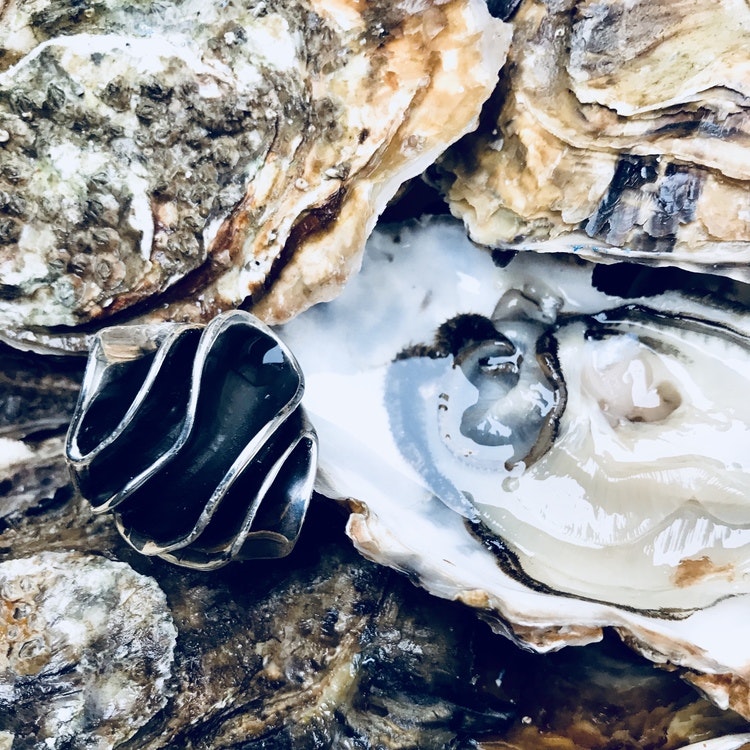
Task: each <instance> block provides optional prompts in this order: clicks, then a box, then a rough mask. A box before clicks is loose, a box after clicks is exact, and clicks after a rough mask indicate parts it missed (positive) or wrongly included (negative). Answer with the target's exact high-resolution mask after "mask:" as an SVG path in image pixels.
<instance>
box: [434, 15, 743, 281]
mask: <svg viewBox="0 0 750 750" xmlns="http://www.w3.org/2000/svg"><path fill="white" fill-rule="evenodd" d="M514 23H515V31H514V37H513V45H512V49H511V53H510V61H509V65H507V66H506V68H505V69H504V74H503V79H504V80H503V82H502V84H501V87H500V89H499V90H498V93H497V96H496V97H495V102H494V106H493V108H491V109H490V110H489V111H488V113H487V118H486V121H485V125H484V127H483V128H482V129H481V132H479V133H478V134H477V136H476V137H473V136H470V137H468V138H467V139H465V140H464V141H462V142H461V144H460V145H459V147H457V148H456V149H454V150H453V151H452V152H451V153H450V154H449V155H448V157H447V158H446V159H445V161H444V164H443V168H444V170H445V175H444V176H445V179H444V181H443V187H444V188H445V190H446V192H447V197H448V200H449V201H450V204H451V209H452V211H453V212H454V214H455V215H457V216H460V217H461V218H462V219H463V220H464V222H465V223H466V225H467V227H468V230H469V233H470V235H471V236H472V238H474V239H475V240H477V241H478V242H482V243H484V244H487V245H490V246H499V245H512V246H514V247H519V248H530V249H540V250H575V251H576V252H580V253H583V254H584V255H585V256H586V257H590V258H595V259H598V258H601V257H603V258H605V259H606V258H617V257H621V258H622V257H625V258H627V259H629V260H633V259H637V260H639V261H641V262H646V263H656V264H669V265H680V266H684V267H688V268H691V267H699V268H701V269H704V270H708V271H711V272H719V273H724V274H727V275H731V276H734V277H736V278H741V279H745V280H747V279H748V278H750V274H749V273H748V271H747V266H748V262H749V261H750V213H749V212H748V200H747V192H748V180H750V148H748V136H749V135H750V110H749V109H748V107H749V106H750V75H749V73H750V43H749V42H750V36H749V35H750V7H749V6H748V4H747V3H746V2H745V1H744V0H717V2H711V3H701V2H694V1H693V0H679V1H678V2H674V1H673V0H633V1H629V2H625V0H597V1H596V2H594V1H593V0H572V1H571V0H568V1H566V2H542V0H524V2H522V3H521V5H520V8H519V11H518V13H517V15H516V16H515V18H514Z"/></svg>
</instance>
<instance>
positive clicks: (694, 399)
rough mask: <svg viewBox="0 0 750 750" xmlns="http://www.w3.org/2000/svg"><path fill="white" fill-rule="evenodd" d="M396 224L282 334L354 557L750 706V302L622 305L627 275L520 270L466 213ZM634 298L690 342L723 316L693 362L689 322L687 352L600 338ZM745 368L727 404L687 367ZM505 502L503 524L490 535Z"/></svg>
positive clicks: (564, 262) (545, 639)
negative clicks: (487, 527)
mask: <svg viewBox="0 0 750 750" xmlns="http://www.w3.org/2000/svg"><path fill="white" fill-rule="evenodd" d="M393 232H394V234H392V235H389V234H388V232H386V231H385V230H384V231H382V232H381V231H378V232H376V233H375V235H373V238H372V240H371V243H370V254H369V255H368V257H367V259H366V262H365V265H364V266H363V269H362V272H361V273H360V275H359V276H358V277H357V278H356V279H354V280H353V281H352V283H351V285H350V286H349V287H348V288H347V289H346V290H345V291H344V293H343V294H342V295H341V296H340V297H339V298H338V299H337V300H335V301H333V302H331V303H329V304H328V305H324V306H319V307H317V308H315V309H313V310H310V311H308V312H307V313H306V314H305V315H303V316H300V317H299V318H297V319H296V320H295V321H292V322H290V323H289V324H287V325H286V326H285V327H284V329H283V331H282V335H283V337H284V338H285V339H286V340H287V342H288V343H289V345H290V346H291V348H292V349H293V350H294V351H295V352H296V354H297V357H298V359H299V361H300V364H301V365H302V368H303V370H304V371H305V373H306V382H307V392H306V393H307V395H306V399H307V401H306V403H307V408H308V411H309V413H310V415H311V419H312V420H313V422H314V423H315V424H316V428H317V431H318V435H319V438H320V446H321V471H320V474H319V476H320V485H319V486H320V489H321V491H322V492H324V493H329V494H331V495H333V496H336V497H344V498H352V502H351V504H352V509H353V515H352V517H351V520H350V522H349V526H348V532H349V534H350V536H351V537H352V539H353V540H354V542H355V544H356V545H357V547H358V548H359V549H360V550H361V551H362V552H363V553H364V554H365V555H367V556H368V557H370V558H371V559H374V560H377V561H379V562H382V563H385V564H388V565H390V566H392V567H394V568H397V569H399V570H402V571H405V572H407V573H408V574H410V575H412V576H414V577H415V578H416V579H417V580H419V581H420V582H421V583H422V584H423V585H424V586H425V587H427V588H428V590H430V591H432V592H433V593H436V594H438V595H440V596H445V597H448V598H453V599H459V600H461V601H464V602H466V603H467V604H470V605H472V606H474V607H477V608H479V609H480V610H482V611H484V612H485V613H487V614H488V616H490V617H494V618H495V619H496V621H497V627H498V628H499V629H501V630H502V631H504V632H506V633H507V634H509V635H510V636H512V637H513V638H515V639H516V640H517V641H519V642H521V643H524V644H526V645H528V646H531V647H533V648H536V649H539V650H551V649H556V648H560V647H561V646H564V645H566V644H583V643H589V642H591V641H595V640H597V639H599V638H601V635H602V628H603V627H604V626H612V627H614V628H616V629H618V631H619V632H620V633H621V634H622V636H623V638H625V639H626V641H627V642H628V643H630V644H631V645H633V646H634V647H635V648H637V649H638V650H639V651H641V652H642V653H644V654H645V655H646V656H648V657H649V658H651V659H652V660H654V661H656V662H657V663H662V664H666V663H669V664H672V665H675V666H677V667H680V668H681V669H682V670H683V671H684V674H685V675H686V676H687V678H688V679H690V680H692V681H693V682H694V683H696V684H698V685H700V687H701V688H702V689H703V690H704V691H706V692H707V693H709V694H711V695H712V696H713V697H714V699H715V700H717V702H719V703H720V704H721V705H728V704H729V705H732V706H733V707H735V708H736V709H737V710H739V711H740V712H742V713H744V714H745V715H750V703H749V702H748V685H749V684H750V650H749V649H748V643H747V639H746V638H745V622H746V620H747V617H748V608H749V607H750V593H749V588H748V587H749V579H748V573H747V570H748V549H749V546H748V537H747V528H748V523H749V522H750V511H749V510H748V506H747V496H748V485H749V484H750V465H749V464H748V460H747V456H746V454H745V450H744V449H745V446H746V445H747V419H748V418H747V416H746V415H744V412H743V409H744V406H742V405H738V407H737V410H736V409H735V401H734V399H733V396H732V394H733V393H734V392H737V391H738V390H741V389H742V388H743V386H742V383H743V382H746V381H747V378H748V377H750V346H749V345H748V338H747V337H748V333H749V332H750V319H749V318H748V315H747V313H746V312H745V313H739V312H737V311H736V310H735V309H732V307H731V306H729V307H726V308H724V309H722V308H720V307H719V306H718V305H716V306H711V307H706V306H705V305H703V303H702V302H701V299H702V297H703V295H705V291H703V292H699V293H697V294H696V295H695V297H692V296H691V295H690V294H689V293H680V292H669V291H666V292H664V290H663V287H662V290H661V291H660V292H659V293H654V292H653V290H652V291H649V290H648V289H647V288H646V286H644V285H643V284H641V285H640V292H639V293H638V294H637V296H636V297H633V296H632V294H631V295H629V299H628V300H625V299H624V298H623V297H624V295H625V292H624V291H623V290H622V284H621V283H617V280H615V282H616V283H615V286H616V287H617V288H618V289H619V290H620V291H619V296H618V294H614V293H613V292H611V291H610V292H609V293H608V292H605V291H603V288H604V287H606V286H607V285H609V286H610V287H611V285H612V281H613V278H612V277H613V275H612V274H611V273H609V272H608V271H607V269H608V268H611V269H612V270H613V271H617V270H618V269H617V268H616V267H614V266H612V267H603V268H604V271H605V272H602V267H599V268H597V269H595V268H594V267H593V266H592V265H591V264H588V263H584V262H583V261H580V260H578V259H575V258H567V259H563V258H561V257H557V256H539V255H535V254H528V253H521V254H518V255H516V257H515V258H514V259H513V260H512V261H510V263H508V258H507V257H506V258H502V257H500V256H498V257H497V261H498V263H508V265H507V267H505V268H500V267H498V266H497V265H496V264H495V263H494V262H493V259H492V256H491V255H490V254H489V253H487V252H484V251H482V250H480V249H477V248H476V247H474V246H472V244H471V243H470V242H469V241H468V240H467V239H466V238H465V237H464V236H463V233H462V228H461V227H460V225H458V223H457V222H448V221H438V222H431V223H427V224H426V225H424V226H420V225H414V226H412V227H411V228H404V227H402V228H400V229H394V230H393ZM619 270H621V271H622V272H623V274H626V271H627V269H625V270H622V269H619ZM592 274H593V278H594V280H595V281H596V282H597V283H598V284H599V285H600V286H599V288H597V287H596V286H595V285H594V286H592ZM614 275H615V276H616V274H614ZM688 275H689V274H685V273H684V272H683V274H682V275H680V274H679V273H678V277H677V281H678V283H681V282H682V281H683V277H684V276H688ZM607 279H608V281H606V280H607ZM605 281H606V283H605ZM708 282H709V283H710V284H713V283H714V281H713V279H712V278H710V277H709V278H708ZM720 282H721V283H724V285H725V286H732V285H733V286H734V288H735V289H734V290H735V291H736V292H738V293H741V292H742V291H743V290H742V289H741V286H742V285H739V284H737V283H736V282H730V281H728V280H725V279H722V280H720ZM626 285H627V284H626ZM636 286H638V285H636ZM514 290H516V291H514ZM507 292H510V294H509V295H508V294H506V293H507ZM535 300H536V302H535ZM626 301H627V302H629V303H630V304H631V308H628V309H629V310H630V311H631V312H632V313H633V315H634V317H633V320H635V321H636V322H637V321H638V320H639V315H640V314H641V310H642V307H640V306H648V307H650V308H652V309H653V310H654V311H656V312H654V313H653V315H654V316H655V318H656V319H664V320H671V319H672V318H671V317H670V316H671V311H672V310H680V311H681V314H682V315H683V316H684V326H685V329H686V333H685V336H684V340H685V341H686V342H688V343H689V342H690V341H692V340H693V339H692V338H691V337H692V336H693V333H692V325H693V322H694V321H695V319H697V318H699V317H701V315H702V314H703V315H707V316H708V319H709V320H712V321H714V322H713V323H711V324H710V326H709V327H706V328H701V329H700V332H699V333H698V334H697V345H696V346H695V347H694V348H693V349H692V350H691V349H690V347H689V346H685V347H684V348H682V347H683V344H682V343H681V340H682V338H683V337H682V335H681V334H680V332H679V329H680V323H679V319H680V316H677V322H676V324H675V327H673V328H670V327H669V326H668V328H669V331H670V334H669V335H670V337H671V338H669V339H668V340H666V339H665V340H660V338H659V336H660V335H661V334H658V333H657V332H656V329H655V328H647V329H646V332H645V333H643V334H642V335H641V338H640V343H637V342H638V341H639V339H638V338H637V337H636V336H635V335H634V334H633V332H632V331H631V330H628V331H627V332H626V335H625V336H619V335H614V334H613V333H612V331H609V332H607V333H605V334H601V332H600V331H599V327H600V326H601V325H602V323H603V322H606V321H608V320H610V318H611V317H612V314H608V315H599V314H598V311H599V310H602V309H607V308H610V309H614V308H619V310H620V312H621V311H622V309H623V308H622V305H623V304H624V303H625V302H626ZM537 302H540V304H539V305H537ZM746 302H747V301H746V300H745V305H746ZM737 304H739V302H737ZM632 305H637V306H635V307H632ZM746 309H747V308H746V307H745V310H746ZM524 310H526V311H529V310H530V311H532V317H526V314H525V313H524ZM513 311H515V313H513ZM581 314H584V316H583V318H581V317H580V315H581ZM618 314H619V313H618ZM586 315H593V317H591V318H590V326H589V327H590V330H589V331H588V333H586V334H585V335H584V336H583V337H582V338H581V342H582V344H581V346H580V347H579V346H578V345H575V346H573V347H572V348H571V344H570V342H569V340H568V339H567V337H568V335H569V331H570V329H571V326H573V327H575V326H574V321H578V323H575V325H579V324H580V322H581V320H583V319H585V317H586ZM534 316H536V317H534ZM566 316H571V317H566ZM557 318H559V320H558V319H557ZM446 321H447V323H446ZM467 321H468V322H467ZM706 325H708V324H706ZM546 326H549V329H546V330H547V333H543V331H545V327H546ZM323 331H325V336H324V337H323V336H322V332H323ZM487 331H489V333H487ZM529 331H532V332H533V335H531V336H530V338H528V339H525V337H526V336H529ZM436 334H437V335H436ZM555 340H557V342H558V343H557V346H558V347H559V351H558V352H556V351H555V344H554V342H555ZM511 341H513V342H514V343H516V344H517V345H518V346H517V348H513V347H511V349H513V351H506V350H505V349H506V348H507V347H508V346H509V344H510V342H511ZM728 342H731V347H730V348H731V353H730V351H729V350H727V349H725V344H727V343H728ZM487 343H489V344H490V345H491V346H492V347H494V348H493V349H492V350H491V351H486V352H484V353H482V351H481V347H482V346H485V345H486V344H487ZM694 343H695V341H694ZM611 344H616V345H617V346H616V347H615V348H614V349H610V348H609V347H610V345H611ZM714 344H716V346H717V347H718V349H717V352H718V353H716V358H713V357H714V355H713V354H711V351H712V347H713V345H714ZM620 345H622V346H620ZM691 346H692V344H691ZM602 347H604V348H602ZM639 347H641V348H639ZM477 352H478V353H477ZM633 353H634V354H633ZM615 354H617V356H615ZM620 354H626V355H627V356H625V358H624V359H623V360H622V361H621V360H620V359H619V356H620ZM631 354H633V356H632V359H631ZM704 354H705V356H706V357H707V359H706V360H705V362H703V361H702V360H701V357H702V356H703V355H704ZM472 358H474V365H472ZM589 363H590V364H589ZM516 365H518V371H515V370H513V368H514V367H515V366H516ZM704 366H705V368H706V369H705V370H703V369H702V368H704ZM725 366H727V367H729V370H727V373H726V374H727V375H729V374H730V373H732V377H733V378H735V379H739V380H738V382H737V383H735V386H733V387H732V389H731V392H730V391H729V390H727V389H724V390H723V391H722V389H721V388H719V389H718V391H717V392H715V393H714V394H713V396H712V395H711V393H710V389H709V390H705V389H703V390H702V388H701V385H700V384H699V383H698V381H691V380H690V379H689V378H685V379H684V380H682V379H681V375H680V373H684V371H685V370H687V371H688V372H691V368H692V372H693V374H694V375H695V377H697V378H699V380H700V378H707V379H708V380H709V381H710V379H711V377H712V374H713V375H715V374H716V372H718V371H719V370H720V369H721V368H722V367H725ZM652 367H653V369H650V368H652ZM662 367H674V368H675V369H674V371H673V372H671V374H666V370H661V369H659V368H662ZM620 368H621V369H620ZM508 372H510V373H511V375H512V377H511V381H512V386H513V387H512V388H511V389H510V390H509V391H508V392H506V391H505V386H504V385H503V382H502V380H503V378H504V377H506V375H507V373H508ZM624 372H625V373H626V376H624V375H623V373H624ZM571 375H572V377H571ZM722 377H723V376H722ZM566 379H567V380H568V381H569V382H566ZM717 379H719V380H720V378H718V377H717ZM618 380H619V382H620V386H619V387H620V391H621V394H617V393H616V392H615V389H614V387H615V385H616V383H617V381H618ZM605 381H606V383H605ZM705 383H706V381H705V380H704V381H703V385H704V386H705ZM553 386H554V387H553ZM563 386H565V388H564V387H563ZM600 386H601V387H604V391H605V392H606V396H605V397H601V398H598V399H597V398H596V394H597V393H598V392H599V391H597V388H599V387H600ZM566 389H567V396H566ZM587 394H588V395H587ZM620 396H622V399H623V402H622V404H621V405H618V404H617V398H619V397H620ZM712 398H716V399H718V400H712ZM587 399H588V400H587ZM659 402H661V405H662V407H664V409H663V413H662V409H661V408H659V406H658V404H659ZM634 406H635V407H637V408H635V411H633V412H632V413H631V410H632V409H633V407H634ZM652 406H655V408H656V411H655V412H654V413H653V414H650V413H649V412H648V409H649V408H651V407H652ZM480 407H481V408H480ZM477 409H479V413H477ZM495 409H499V411H497V412H495V411H493V410H495ZM619 409H622V412H621V413H619V412H618V410H619ZM535 413H536V417H534V415H535ZM517 414H520V417H519V418H518V419H517V418H516V417H517ZM461 415H463V420H461V419H460V417H461ZM531 418H533V419H531ZM519 419H520V421H519ZM459 422H461V424H460V429H459ZM495 423H497V424H495ZM530 423H531V427H530ZM487 424H489V425H490V427H492V426H493V425H495V427H496V428H497V432H496V433H490V432H489V428H487ZM477 425H479V427H482V429H488V434H485V435H484V438H488V437H493V438H494V437H497V436H498V435H499V436H503V435H507V434H509V435H510V441H511V445H510V447H512V445H513V441H517V440H518V441H520V442H519V444H520V447H521V448H522V449H523V452H522V453H521V454H520V457H521V459H522V460H511V459H509V458H508V450H509V445H508V441H507V440H499V439H498V440H496V441H493V440H488V439H478V438H476V437H475V432H476V429H478V428H477ZM498 425H499V426H498ZM529 429H533V430H535V433H534V435H533V436H532V439H531V441H530V444H532V447H531V449H529V441H528V440H527V436H526V435H525V431H528V430H529ZM502 430H505V432H504V433H503V432H502ZM661 432H663V433H664V434H665V435H667V436H668V439H665V440H663V441H662V440H661V439H660V433H661ZM519 436H520V437H519ZM695 438H700V439H699V440H698V441H697V444H696V442H695ZM686 440H687V442H686ZM675 441H676V442H675ZM691 441H692V442H691ZM540 445H541V446H542V449H543V450H542V452H538V451H537V448H538V447H539V446H540ZM668 454H669V455H668ZM579 483H580V484H579ZM621 485H623V486H624V488H626V489H624V494H620V486H621ZM714 491H715V492H716V494H714ZM491 506H496V508H494V509H493V510H494V512H496V514H497V515H496V516H495V520H494V521H493V522H492V523H494V526H493V529H494V532H495V533H494V534H493V533H489V534H488V533H485V532H483V531H482V530H481V523H480V522H484V521H487V518H488V515H485V514H486V512H487V509H488V508H491ZM478 523H479V526H478V525H477V524H478ZM469 525H470V526H472V528H473V531H470V530H469V528H467V526H469ZM475 532H478V533H475ZM550 550H554V552H553V553H552V554H551V556H550V557H549V558H548V557H547V556H548V555H550ZM623 556H624V557H623ZM581 560H585V561H586V562H585V563H583V564H581ZM618 560H619V562H618ZM623 560H625V562H624V563H623ZM657 581H658V583H656V582H657ZM634 592H636V593H634ZM637 592H642V596H640V595H639V594H638V593H637Z"/></svg>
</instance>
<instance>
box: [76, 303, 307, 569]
mask: <svg viewBox="0 0 750 750" xmlns="http://www.w3.org/2000/svg"><path fill="white" fill-rule="evenodd" d="M303 390H304V383H303V377H302V371H301V370H300V367H299V365H298V363H297V362H296V360H295V358H294V356H293V355H292V353H291V352H290V351H289V350H288V349H287V347H286V346H285V345H284V344H283V342H281V341H280V340H279V339H278V337H277V336H276V335H275V333H274V332H273V331H272V330H271V329H270V328H268V327H267V326H266V325H264V324H263V323H261V322H260V321H259V320H257V319H256V318H255V317H253V316H252V315H250V314H249V313H245V312H242V311H232V312H229V313H225V314H223V315H220V316H218V317H217V318H215V319H214V320H213V321H211V322H210V323H209V324H208V325H207V326H205V327H204V326H200V325H193V324H169V325H161V326H115V327H111V328H107V329H104V330H103V331H101V332H100V333H99V334H98V335H97V337H96V338H95V340H94V343H93V345H92V347H91V351H90V354H89V361H88V364H87V368H86V374H85V377H84V381H83V386H82V388H81V394H80V397H79V400H78V406H77V408H76V411H75V414H74V416H73V420H72V422H71V426H70V430H69V432H68V437H67V443H66V456H67V459H68V462H69V464H70V467H71V469H72V474H73V478H74V482H75V484H76V487H77V488H78V490H79V491H80V493H81V494H82V495H83V496H84V497H85V498H87V499H88V500H89V501H90V503H91V505H92V506H93V507H94V510H95V511H96V512H105V511H113V512H114V515H115V519H116V523H117V528H118V529H119V531H120V533H121V534H122V536H123V537H124V539H125V540H126V541H127V542H128V543H129V544H130V545H132V546H133V547H134V548H135V549H137V550H138V551H140V552H142V553H144V554H147V555H158V556H160V557H163V558H165V559H167V560H170V561H171V562H174V563H177V564H180V565H184V566H187V567H192V568H200V569H211V568H216V567H219V566H221V565H224V564H226V563H227V562H229V561H230V560H232V559H252V558H269V557H282V556H284V555H286V554H288V553H289V552H290V551H291V549H292V547H293V546H294V544H295V542H296V539H297V536H298V535H299V532H300V529H301V526H302V522H303V520H304V516H305V513H306V511H307V506H308V504H309V502H310V496H311V494H312V487H313V482H314V479H315V471H316V466H317V436H316V434H315V431H314V429H313V428H312V426H311V425H310V423H309V421H308V419H307V417H306V415H305V413H304V410H303V409H302V406H301V405H300V402H301V399H302V393H303Z"/></svg>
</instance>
